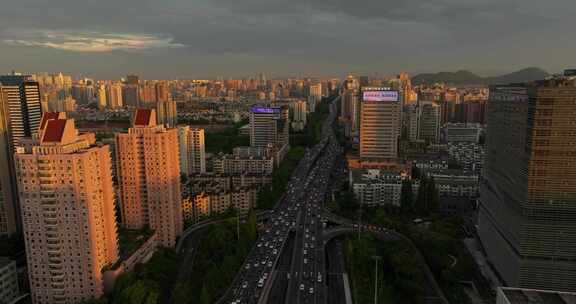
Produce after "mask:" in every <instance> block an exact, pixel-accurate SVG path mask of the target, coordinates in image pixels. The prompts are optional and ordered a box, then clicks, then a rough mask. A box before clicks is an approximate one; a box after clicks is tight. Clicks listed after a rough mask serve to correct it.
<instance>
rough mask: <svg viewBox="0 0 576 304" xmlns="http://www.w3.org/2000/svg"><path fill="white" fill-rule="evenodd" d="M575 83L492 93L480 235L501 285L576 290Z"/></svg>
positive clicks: (556, 80)
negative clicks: (500, 279)
mask: <svg viewBox="0 0 576 304" xmlns="http://www.w3.org/2000/svg"><path fill="white" fill-rule="evenodd" d="M575 100H576V79H574V78H573V77H572V78H569V77H557V78H554V79H550V80H546V81H538V82H534V83H529V84H526V85H524V86H508V87H506V86H494V87H491V89H490V101H489V102H488V111H487V114H488V115H487V119H488V130H487V132H488V133H487V138H486V145H487V150H486V160H485V166H484V178H483V180H482V183H481V190H480V202H481V208H480V211H479V228H478V232H479V235H480V239H481V241H482V244H483V247H484V248H485V250H486V253H487V255H488V259H489V260H490V262H491V263H492V264H493V265H494V267H495V268H496V269H497V271H498V272H499V274H500V276H501V277H502V278H503V279H504V281H505V283H506V285H509V286H515V287H522V288H534V289H553V290H562V291H574V290H576V259H575V257H576V161H575V157H576V132H575V131H576V125H575V124H574V121H575V120H574V113H576V103H575Z"/></svg>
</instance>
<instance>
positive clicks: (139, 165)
mask: <svg viewBox="0 0 576 304" xmlns="http://www.w3.org/2000/svg"><path fill="white" fill-rule="evenodd" d="M132 125H133V126H132V128H130V129H129V130H128V133H118V134H116V163H117V164H116V168H117V173H118V184H119V185H120V193H121V195H120V197H121V206H122V208H121V209H122V224H123V225H124V227H126V228H128V229H142V228H144V227H146V226H148V227H150V229H152V230H154V231H156V233H157V235H158V239H159V240H160V242H161V244H162V245H164V246H167V247H172V246H174V245H175V242H176V237H177V236H178V235H179V234H180V233H181V232H182V209H181V208H182V206H181V195H180V165H179V152H178V145H179V143H178V130H176V129H168V128H166V127H165V126H163V125H157V124H156V113H155V111H154V110H153V109H138V110H136V113H135V115H134V119H133V124H132Z"/></svg>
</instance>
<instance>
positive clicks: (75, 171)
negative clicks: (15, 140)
mask: <svg viewBox="0 0 576 304" xmlns="http://www.w3.org/2000/svg"><path fill="white" fill-rule="evenodd" d="M15 164H16V173H17V177H18V189H19V196H20V202H21V209H22V223H23V229H24V239H25V243H26V257H27V262H28V276H29V279H30V287H31V290H32V300H33V302H34V303H35V304H58V303H78V302H81V301H82V300H84V299H89V298H93V297H99V296H101V295H102V294H103V283H102V281H103V274H102V268H103V267H105V266H107V265H111V264H113V263H115V262H116V260H117V259H118V242H117V231H116V217H115V209H114V190H113V187H112V172H111V160H110V150H109V147H108V146H107V145H96V144H95V136H94V134H93V133H88V134H79V133H78V130H76V128H75V126H74V121H73V120H71V119H61V116H59V115H58V114H57V113H47V114H46V115H45V116H44V119H43V121H42V129H41V130H40V132H39V136H35V139H33V140H32V141H31V142H30V144H28V145H25V146H22V147H19V148H17V152H16V154H15Z"/></svg>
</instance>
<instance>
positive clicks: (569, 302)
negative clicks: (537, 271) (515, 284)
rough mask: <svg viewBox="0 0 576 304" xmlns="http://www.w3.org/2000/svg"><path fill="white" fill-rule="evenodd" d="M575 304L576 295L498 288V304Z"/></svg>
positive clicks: (549, 291) (571, 293)
mask: <svg viewBox="0 0 576 304" xmlns="http://www.w3.org/2000/svg"><path fill="white" fill-rule="evenodd" d="M552 303H553V304H573V303H576V293H573V292H559V291H551V290H536V289H523V288H510V287H498V291H497V297H496V304H552Z"/></svg>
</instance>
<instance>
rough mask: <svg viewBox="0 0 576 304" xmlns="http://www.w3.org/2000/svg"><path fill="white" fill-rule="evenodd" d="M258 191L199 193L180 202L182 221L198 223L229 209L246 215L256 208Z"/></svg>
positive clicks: (239, 190)
mask: <svg viewBox="0 0 576 304" xmlns="http://www.w3.org/2000/svg"><path fill="white" fill-rule="evenodd" d="M257 194H258V190H257V189H255V188H238V189H233V190H228V191H225V190H222V189H220V191H219V190H216V191H212V192H199V193H196V194H193V195H191V196H189V197H188V198H185V199H184V200H182V211H183V212H182V214H183V217H184V221H192V222H198V221H200V220H201V219H202V218H205V217H208V216H212V215H216V214H221V213H224V212H226V211H228V210H230V209H234V210H238V211H239V212H240V214H247V213H248V211H249V210H250V209H252V208H254V207H255V206H256V200H257V198H258V196H257Z"/></svg>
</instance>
